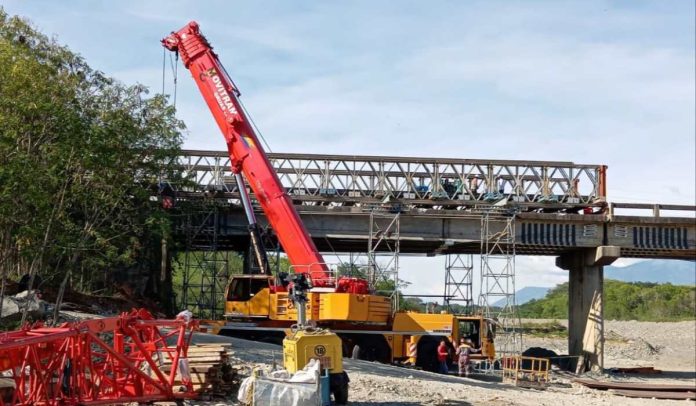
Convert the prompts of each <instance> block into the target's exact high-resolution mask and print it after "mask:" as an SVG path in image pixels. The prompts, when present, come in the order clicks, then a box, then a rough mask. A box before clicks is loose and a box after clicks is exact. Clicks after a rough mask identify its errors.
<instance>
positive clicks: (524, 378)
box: [501, 355, 549, 386]
mask: <svg viewBox="0 0 696 406" xmlns="http://www.w3.org/2000/svg"><path fill="white" fill-rule="evenodd" d="M501 364H502V367H503V382H504V383H511V384H513V385H515V386H545V385H546V384H547V383H548V381H549V360H548V358H535V357H524V356H520V355H517V356H509V357H503V358H502V360H501Z"/></svg>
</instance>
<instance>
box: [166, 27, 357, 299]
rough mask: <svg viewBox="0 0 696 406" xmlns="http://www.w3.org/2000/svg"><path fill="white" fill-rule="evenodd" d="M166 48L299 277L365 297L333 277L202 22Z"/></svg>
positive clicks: (352, 283)
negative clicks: (194, 88)
mask: <svg viewBox="0 0 696 406" xmlns="http://www.w3.org/2000/svg"><path fill="white" fill-rule="evenodd" d="M162 44H163V45H164V47H165V48H167V49H169V50H170V51H175V52H178V53H179V55H180V56H181V60H182V62H183V63H184V66H185V67H186V68H187V69H188V70H189V71H190V72H191V75H192V76H193V79H194V81H195V82H196V84H197V85H198V88H199V90H200V91H201V94H202V95H203V98H204V99H205V102H206V103H207V104H208V107H209V108H210V111H211V112H212V113H213V116H214V117H215V121H216V122H217V124H218V126H219V127H220V130H221V131H222V133H223V135H224V137H225V140H226V141H227V149H228V151H229V154H230V158H231V162H232V171H233V172H234V173H235V174H239V173H240V172H241V173H242V174H243V175H244V177H245V178H246V179H247V182H248V183H249V186H250V187H251V189H252V190H253V191H254V194H255V196H256V199H257V200H258V202H259V204H260V205H261V208H262V209H263V211H264V213H265V214H266V218H267V219H268V221H269V223H270V224H271V227H273V229H274V230H275V233H276V235H277V236H278V240H279V241H280V244H281V245H282V246H283V249H284V251H285V253H286V254H287V256H288V259H289V260H290V263H291V264H292V265H293V266H294V267H295V272H297V273H303V274H307V275H309V277H310V279H311V281H312V285H313V286H315V287H334V286H337V289H336V291H339V292H340V291H351V292H353V293H366V292H367V285H366V284H364V283H360V282H357V281H355V280H354V279H353V278H350V279H349V278H342V279H343V280H339V281H337V280H335V278H334V277H333V276H332V275H331V273H330V271H329V269H328V267H327V266H326V264H325V263H324V259H323V258H322V256H321V254H320V253H319V251H317V248H316V246H315V245H314V242H313V241H312V239H311V237H310V235H309V233H308V232H307V230H306V229H305V227H304V224H303V223H302V220H301V219H300V216H299V215H298V213H297V211H295V207H294V206H293V204H292V200H291V199H290V197H289V196H288V195H287V193H286V192H285V189H284V188H283V186H282V184H281V182H280V179H278V176H277V174H276V173H275V171H274V169H273V166H272V165H271V163H270V161H269V160H268V157H267V156H266V153H265V152H264V150H263V148H262V146H261V144H260V143H259V140H258V137H257V135H256V133H255V132H254V129H253V128H252V126H251V125H250V121H249V118H248V117H247V116H246V115H245V113H244V109H243V108H242V106H241V104H240V102H239V91H238V89H237V88H236V86H235V85H234V83H233V82H232V80H231V79H230V78H229V76H228V75H227V72H226V71H225V68H224V67H223V66H222V64H221V63H220V61H219V59H218V56H217V55H216V54H215V53H214V52H213V48H212V46H210V44H209V43H208V41H207V40H206V38H205V37H204V36H203V35H202V34H201V32H200V30H199V27H198V23H196V22H195V21H192V22H190V23H188V24H187V25H186V26H185V27H184V28H182V29H181V30H179V31H177V32H173V33H172V34H171V35H169V36H167V37H166V38H164V39H163V40H162ZM239 187H240V188H243V187H244V185H239ZM358 286H359V287H358ZM363 286H364V288H363ZM356 287H358V288H356Z"/></svg>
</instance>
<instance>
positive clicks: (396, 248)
mask: <svg viewBox="0 0 696 406" xmlns="http://www.w3.org/2000/svg"><path fill="white" fill-rule="evenodd" d="M400 218H401V216H400V213H390V212H388V211H380V210H379V209H377V208H375V209H373V210H371V211H370V233H369V235H368V241H367V281H368V283H369V285H370V289H371V290H373V291H376V292H377V293H379V294H383V295H388V296H389V297H390V298H391V299H392V307H393V308H394V311H397V310H399V300H400V298H399V283H400V281H399V252H400V242H399V229H400V221H399V220H400ZM379 259H383V260H384V261H383V262H382V263H380V261H379ZM383 281H392V282H393V290H389V291H385V290H380V291H377V289H376V287H377V283H378V282H383Z"/></svg>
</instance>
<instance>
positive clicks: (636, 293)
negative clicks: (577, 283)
mask: <svg viewBox="0 0 696 406" xmlns="http://www.w3.org/2000/svg"><path fill="white" fill-rule="evenodd" d="M520 316H521V317H526V318H544V319H561V318H567V317H568V284H567V283H564V284H562V285H558V286H556V287H555V288H553V289H552V290H550V291H549V292H548V293H547V294H546V297H544V298H543V299H538V300H531V301H529V302H527V303H525V304H523V305H521V306H520ZM694 317H696V287H695V286H680V285H672V284H669V283H665V284H657V283H647V282H630V283H629V282H620V281H615V280H610V279H609V280H605V281H604V318H605V319H609V320H641V321H673V320H693V319H694Z"/></svg>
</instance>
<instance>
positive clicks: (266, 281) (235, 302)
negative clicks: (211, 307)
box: [225, 275, 277, 318]
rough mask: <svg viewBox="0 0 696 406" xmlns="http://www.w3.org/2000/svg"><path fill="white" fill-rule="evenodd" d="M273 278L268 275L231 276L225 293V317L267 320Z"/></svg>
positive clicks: (274, 289)
mask: <svg viewBox="0 0 696 406" xmlns="http://www.w3.org/2000/svg"><path fill="white" fill-rule="evenodd" d="M276 290H277V289H276V284H275V277H273V276H269V275H233V276H232V277H231V278H230V281H229V283H228V284H227V290H226V292H225V317H227V318H240V317H258V318H268V315H269V313H270V304H271V291H273V292H275V291H276Z"/></svg>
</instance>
